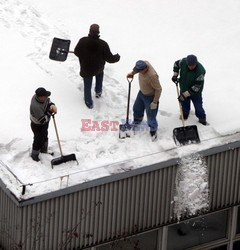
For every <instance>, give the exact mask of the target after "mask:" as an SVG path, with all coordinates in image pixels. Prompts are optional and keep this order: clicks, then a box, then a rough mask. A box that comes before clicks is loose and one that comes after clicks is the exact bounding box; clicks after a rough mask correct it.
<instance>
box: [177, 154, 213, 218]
mask: <svg viewBox="0 0 240 250" xmlns="http://www.w3.org/2000/svg"><path fill="white" fill-rule="evenodd" d="M175 192H176V193H175V196H174V202H175V204H174V213H175V215H176V216H177V218H178V219H180V217H181V216H183V215H194V214H196V213H197V212H200V211H201V210H203V209H204V210H205V209H207V208H208V205H209V199H208V195H209V189H208V172H207V165H206V162H205V160H204V159H203V158H202V157H201V156H200V155H199V154H192V155H190V156H187V157H184V158H182V159H181V161H180V162H179V167H178V171H177V175H176V190H175Z"/></svg>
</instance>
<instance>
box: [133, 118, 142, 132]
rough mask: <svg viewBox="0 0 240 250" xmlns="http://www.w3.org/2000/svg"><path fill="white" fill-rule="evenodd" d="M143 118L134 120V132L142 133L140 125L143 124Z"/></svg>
mask: <svg viewBox="0 0 240 250" xmlns="http://www.w3.org/2000/svg"><path fill="white" fill-rule="evenodd" d="M142 120H143V118H134V120H133V123H132V130H133V131H140V127H141V126H140V125H141V122H142Z"/></svg>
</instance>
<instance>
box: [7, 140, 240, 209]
mask: <svg viewBox="0 0 240 250" xmlns="http://www.w3.org/2000/svg"><path fill="white" fill-rule="evenodd" d="M239 147H240V141H236V142H231V143H227V144H224V145H220V146H217V147H213V148H209V149H206V150H203V151H199V152H198V154H200V155H202V156H203V157H206V156H210V155H214V154H217V153H221V152H224V151H229V150H233V149H236V148H239ZM179 161H180V158H172V159H170V160H167V161H163V162H159V163H155V164H151V165H146V166H144V167H141V168H137V169H132V170H129V171H126V172H123V173H118V174H113V175H110V176H106V177H102V178H99V179H95V180H92V181H88V182H85V183H81V184H77V185H74V186H70V187H67V188H64V189H61V190H57V191H54V192H51V193H47V194H43V195H39V196H36V197H32V198H30V199H26V200H23V199H22V200H17V203H18V206H20V207H23V206H27V205H31V204H34V203H37V202H41V201H45V200H49V199H52V198H56V197H60V196H63V195H68V194H71V193H74V192H78V191H81V190H85V189H89V188H93V187H96V186H100V185H104V184H107V183H111V182H115V181H119V180H122V179H126V178H130V177H133V176H137V175H141V174H145V173H148V172H152V171H155V170H159V169H162V168H166V167H170V166H174V165H177V164H178V162H179ZM8 193H9V192H8ZM14 199H16V197H15V196H14Z"/></svg>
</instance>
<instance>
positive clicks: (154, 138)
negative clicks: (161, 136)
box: [150, 131, 157, 141]
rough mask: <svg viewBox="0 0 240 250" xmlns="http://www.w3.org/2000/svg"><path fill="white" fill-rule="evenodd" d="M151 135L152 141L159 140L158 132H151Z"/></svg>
mask: <svg viewBox="0 0 240 250" xmlns="http://www.w3.org/2000/svg"><path fill="white" fill-rule="evenodd" d="M150 135H151V139H152V141H155V140H156V139H157V131H150Z"/></svg>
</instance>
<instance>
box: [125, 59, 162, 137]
mask: <svg viewBox="0 0 240 250" xmlns="http://www.w3.org/2000/svg"><path fill="white" fill-rule="evenodd" d="M137 73H139V87H140V90H139V92H138V95H137V98H136V100H135V103H134V105H133V117H134V125H136V124H140V123H141V122H142V120H143V116H144V110H146V113H147V122H148V126H149V127H150V135H151V136H152V139H156V138H157V129H158V123H157V120H156V116H157V113H158V103H159V98H160V95H161V92H162V87H161V84H160V81H159V79H158V74H157V72H156V71H155V69H154V68H153V67H152V65H151V64H150V63H149V62H148V61H143V60H139V61H137V62H136V65H135V67H134V68H133V71H132V72H131V73H128V74H127V78H133V77H134V75H135V74H137Z"/></svg>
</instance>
